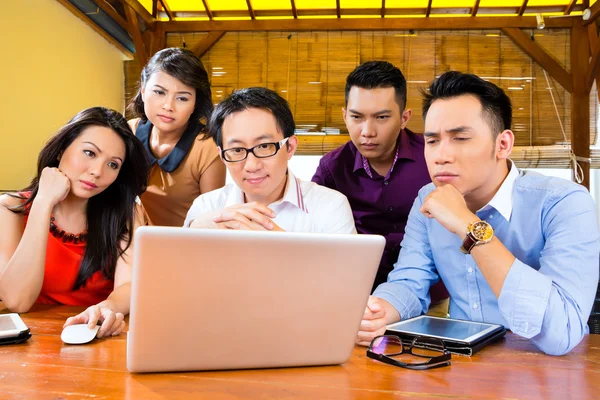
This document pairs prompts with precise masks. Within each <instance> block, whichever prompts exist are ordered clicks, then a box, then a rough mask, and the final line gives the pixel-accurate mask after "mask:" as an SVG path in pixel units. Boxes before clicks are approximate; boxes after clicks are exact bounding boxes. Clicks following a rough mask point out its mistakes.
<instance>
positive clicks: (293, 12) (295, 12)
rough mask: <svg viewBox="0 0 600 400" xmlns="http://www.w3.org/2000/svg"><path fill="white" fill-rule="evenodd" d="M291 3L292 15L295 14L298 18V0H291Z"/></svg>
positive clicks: (295, 17)
mask: <svg viewBox="0 0 600 400" xmlns="http://www.w3.org/2000/svg"><path fill="white" fill-rule="evenodd" d="M290 3H291V4H292V15H293V16H294V19H297V18H298V10H296V2H295V1H294V0H290Z"/></svg>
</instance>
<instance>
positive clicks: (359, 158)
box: [353, 129, 415, 179]
mask: <svg viewBox="0 0 600 400" xmlns="http://www.w3.org/2000/svg"><path fill="white" fill-rule="evenodd" d="M407 131H408V129H402V130H401V131H400V135H398V140H397V141H396V154H395V155H394V161H393V162H392V168H390V170H389V172H388V173H387V175H386V177H385V178H386V179H387V178H389V177H390V175H391V174H392V171H393V170H394V167H395V166H396V161H398V159H399V158H404V159H408V160H413V161H414V159H415V158H414V156H413V152H412V149H411V147H410V138H409V137H408V133H407ZM361 168H362V169H364V170H365V172H366V173H367V175H368V176H369V178H371V179H372V178H373V172H372V170H371V166H370V164H369V161H368V160H367V158H366V157H365V156H363V155H362V154H361V153H360V151H358V149H356V156H355V158H354V170H353V172H356V171H358V170H359V169H361Z"/></svg>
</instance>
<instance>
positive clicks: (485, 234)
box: [469, 221, 494, 242]
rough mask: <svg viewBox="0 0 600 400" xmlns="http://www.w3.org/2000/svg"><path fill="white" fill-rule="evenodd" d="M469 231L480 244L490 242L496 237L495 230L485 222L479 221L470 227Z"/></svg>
mask: <svg viewBox="0 0 600 400" xmlns="http://www.w3.org/2000/svg"><path fill="white" fill-rule="evenodd" d="M469 231H470V232H471V233H472V234H473V236H475V239H477V241H478V242H488V241H490V240H492V237H493V236H494V229H493V228H492V226H491V225H490V224H488V223H487V222H485V221H477V222H474V223H472V224H471V226H469Z"/></svg>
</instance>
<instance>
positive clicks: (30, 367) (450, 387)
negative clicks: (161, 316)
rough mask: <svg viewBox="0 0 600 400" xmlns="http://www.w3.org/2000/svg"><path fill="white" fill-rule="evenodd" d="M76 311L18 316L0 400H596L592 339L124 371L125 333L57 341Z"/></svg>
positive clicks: (599, 382)
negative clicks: (556, 348) (228, 367)
mask: <svg viewBox="0 0 600 400" xmlns="http://www.w3.org/2000/svg"><path fill="white" fill-rule="evenodd" d="M78 311H79V309H77V308H73V307H64V306H58V307H48V306H36V307H35V308H34V310H33V311H32V312H30V313H27V314H23V315H22V318H23V320H24V321H25V323H26V324H27V325H28V326H29V328H30V329H31V332H32V333H33V337H32V338H31V339H29V341H28V342H27V343H24V344H19V345H7V346H0V399H12V398H15V399H75V398H86V399H88V398H89V399H113V398H114V399H123V398H125V399H144V400H145V399H166V398H168V399H176V398H185V399H189V398H210V399H236V398H253V399H290V398H310V399H311V400H317V399H386V398H404V397H406V398H461V399H464V398H476V399H486V398H504V399H507V398H508V399H550V398H556V399H597V398H600V335H589V336H588V337H586V338H585V339H584V340H583V342H582V343H581V344H580V345H579V346H577V347H576V348H575V349H574V350H573V351H572V352H571V353H570V354H568V355H567V356H563V357H551V356H546V355H544V354H542V353H540V351H538V350H537V349H536V348H535V347H534V346H533V345H532V344H531V343H529V341H528V340H525V339H522V338H519V337H518V336H516V335H513V334H508V335H507V337H506V339H504V340H502V341H501V342H499V343H496V344H494V345H491V346H489V347H488V348H486V349H484V350H483V351H481V352H480V353H479V354H477V355H475V356H474V357H464V356H453V358H452V365H451V366H450V367H445V368H440V369H436V370H430V371H410V370H406V369H401V368H397V367H393V366H389V365H385V364H381V363H378V362H377V361H374V360H371V359H369V358H367V356H366V354H365V353H366V352H365V348H364V347H356V348H355V349H354V352H353V354H352V358H351V360H350V361H349V362H347V363H346V364H344V365H341V366H329V367H309V368H282V369H269V370H244V371H221V372H194V373H191V372H186V373H169V374H131V373H129V372H128V371H127V369H126V362H125V359H126V340H125V338H126V336H125V334H122V335H120V336H118V337H115V338H110V339H105V340H95V341H94V342H92V343H89V344H86V345H79V346H76V345H75V346H74V345H65V344H63V343H62V342H61V340H60V333H61V328H62V324H63V323H64V321H65V319H66V318H67V317H68V316H71V315H73V314H75V313H77V312H78ZM324 334H326V332H324Z"/></svg>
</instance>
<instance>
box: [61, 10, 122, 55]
mask: <svg viewBox="0 0 600 400" xmlns="http://www.w3.org/2000/svg"><path fill="white" fill-rule="evenodd" d="M57 1H58V2H59V3H60V4H62V5H63V6H64V7H65V8H66V9H67V10H69V11H71V13H73V15H75V16H76V17H77V18H79V19H80V20H82V21H83V22H84V23H85V24H86V25H88V26H89V27H90V28H92V29H93V30H94V32H96V33H97V34H99V35H100V36H102V37H103V38H104V39H105V40H106V41H107V42H109V43H110V44H112V45H113V46H115V47H116V48H117V49H119V50H120V51H121V53H123V54H125V55H126V56H127V57H128V58H130V59H133V53H132V52H131V51H129V50H128V49H127V48H126V47H125V46H123V45H122V44H121V43H119V42H118V41H117V40H116V39H115V38H114V37H112V36H111V35H109V34H108V33H106V31H105V30H104V29H102V28H100V27H99V26H98V25H96V23H95V22H94V21H92V20H91V19H90V17H88V16H87V15H85V13H83V12H81V10H80V9H79V8H77V7H75V6H74V5H73V4H71V2H70V1H69V0H57Z"/></svg>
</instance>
